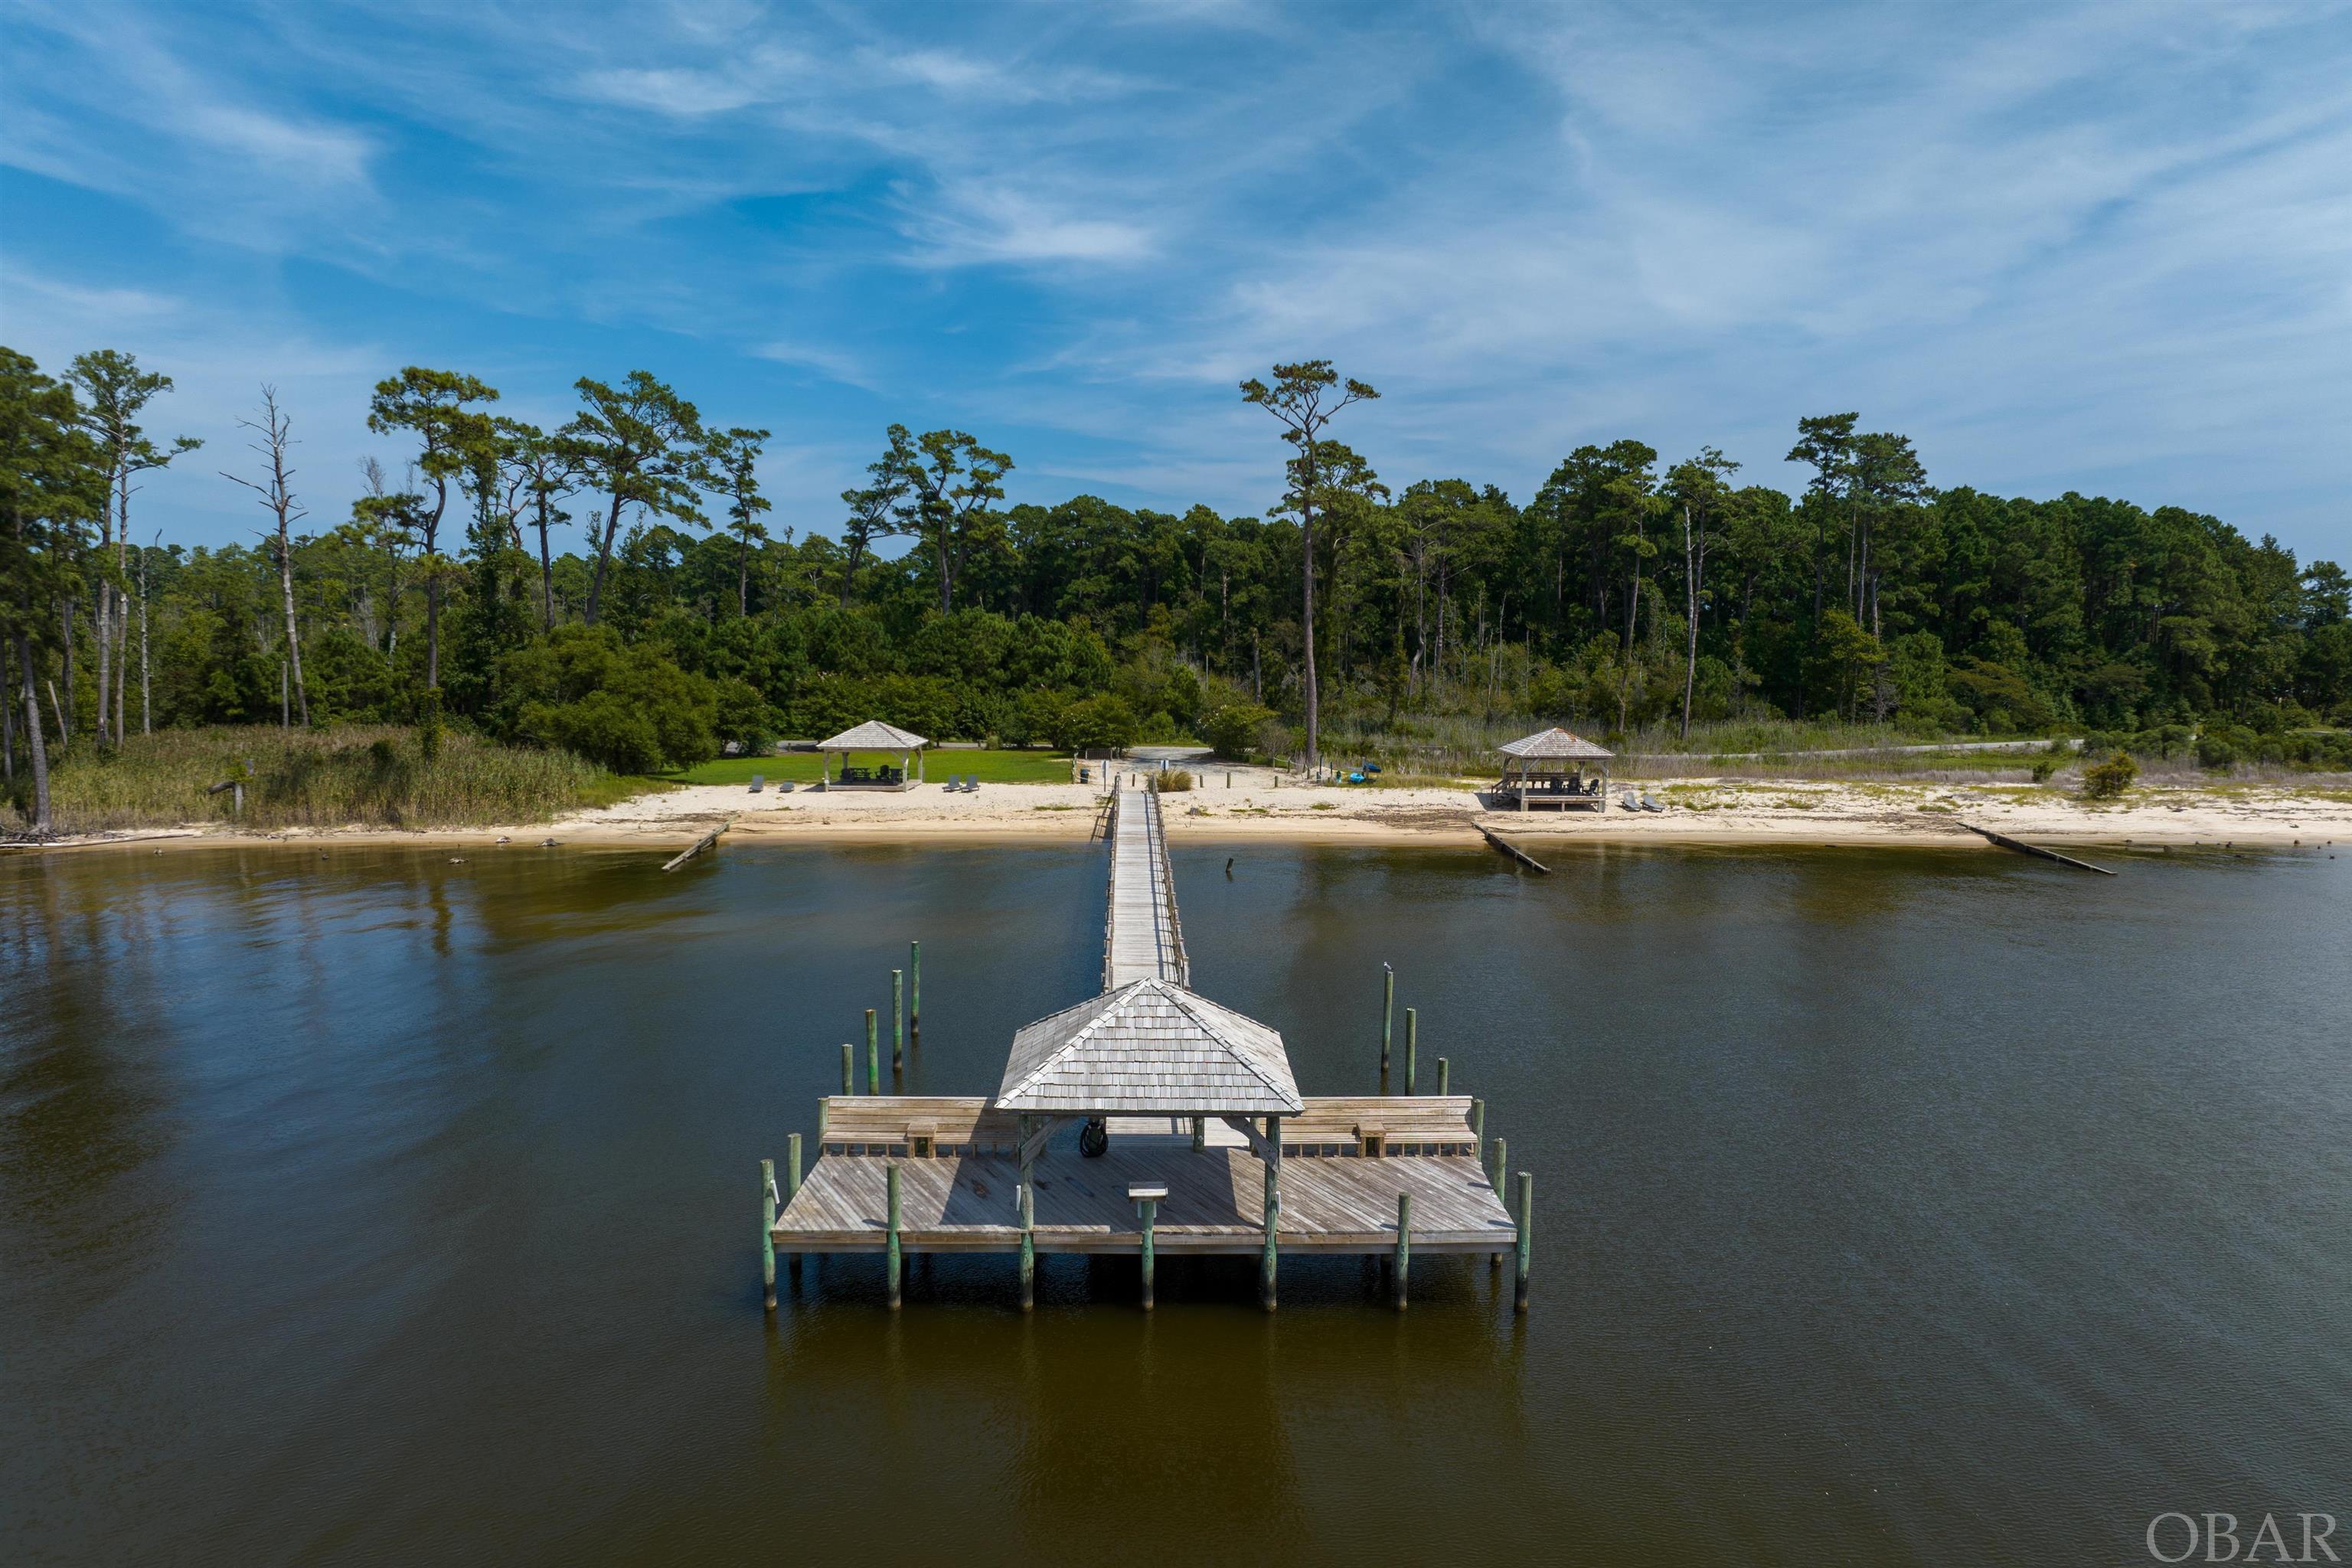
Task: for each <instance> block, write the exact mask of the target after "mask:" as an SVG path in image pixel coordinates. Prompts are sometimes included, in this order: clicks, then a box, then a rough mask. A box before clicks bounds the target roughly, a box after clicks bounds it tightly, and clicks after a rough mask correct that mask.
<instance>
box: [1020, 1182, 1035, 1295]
mask: <svg viewBox="0 0 2352 1568" xmlns="http://www.w3.org/2000/svg"><path fill="white" fill-rule="evenodd" d="M1036 1304H1037V1202H1036V1195H1035V1194H1034V1193H1032V1192H1031V1191H1030V1187H1029V1172H1028V1168H1027V1167H1026V1166H1024V1167H1023V1169H1022V1172H1021V1310H1023V1311H1024V1312H1025V1311H1027V1310H1030V1309H1031V1308H1032V1307H1034V1306H1035V1305H1036Z"/></svg>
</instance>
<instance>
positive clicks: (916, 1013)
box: [907, 942, 923, 1050]
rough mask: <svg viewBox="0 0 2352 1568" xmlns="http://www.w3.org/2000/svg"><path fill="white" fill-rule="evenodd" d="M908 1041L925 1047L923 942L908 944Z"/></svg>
mask: <svg viewBox="0 0 2352 1568" xmlns="http://www.w3.org/2000/svg"><path fill="white" fill-rule="evenodd" d="M907 1043H908V1045H909V1046H912V1047H914V1048H915V1049H917V1050H920V1049H922V1048H923V944H922V943H921V942H908V944H907Z"/></svg>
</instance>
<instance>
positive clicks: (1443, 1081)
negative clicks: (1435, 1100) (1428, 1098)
mask: <svg viewBox="0 0 2352 1568" xmlns="http://www.w3.org/2000/svg"><path fill="white" fill-rule="evenodd" d="M1453 1081H1454V1080H1453V1078H1452V1075H1451V1074H1449V1073H1448V1072H1447V1071H1446V1067H1445V1058H1444V1057H1440V1058H1437V1092H1438V1094H1439V1095H1440V1096H1443V1095H1444V1093H1445V1092H1446V1087H1447V1086H1448V1085H1449V1084H1451V1083H1452V1082H1453Z"/></svg>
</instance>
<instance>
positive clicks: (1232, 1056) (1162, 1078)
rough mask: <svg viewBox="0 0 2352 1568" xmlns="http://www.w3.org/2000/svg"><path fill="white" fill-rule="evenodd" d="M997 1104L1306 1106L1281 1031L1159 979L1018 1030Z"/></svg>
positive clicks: (1246, 1110)
mask: <svg viewBox="0 0 2352 1568" xmlns="http://www.w3.org/2000/svg"><path fill="white" fill-rule="evenodd" d="M996 1109H997V1110H1010V1111H1024V1110H1027V1111H1057V1112H1061V1113H1064V1114H1072V1113H1083V1114H1087V1115H1099V1114H1103V1113H1105V1112H1118V1113H1139V1114H1149V1113H1151V1112H1155V1111H1156V1112H1160V1113H1163V1114H1169V1115H1176V1114H1181V1113H1185V1112H1194V1113H1203V1114H1209V1115H1234V1116H1249V1115H1268V1114H1271V1115H1276V1116H1295V1115H1297V1113H1298V1112H1299V1110H1301V1109H1302V1107H1301V1104H1300V1101H1299V1099H1298V1082H1297V1079H1294V1078H1292V1077H1291V1074H1290V1058H1289V1056H1288V1054H1287V1053H1286V1052H1285V1051H1284V1050H1283V1048H1282V1036H1281V1035H1280V1034H1278V1033H1276V1031H1275V1030H1273V1029H1269V1028H1267V1027H1266V1026H1265V1025H1264V1024H1261V1023H1259V1022H1257V1021H1256V1020H1255V1019H1254V1018H1245V1017H1244V1016H1242V1015H1240V1014H1239V1013H1236V1012H1234V1011H1233V1009H1231V1008H1229V1007H1220V1006H1218V1005H1216V1004H1215V1003H1214V1002H1212V1001H1210V1000H1209V999H1208V998H1207V997H1205V996H1198V995H1195V994H1192V992H1190V991H1187V990H1185V989H1184V988H1183V987H1182V986H1181V985H1179V984H1176V983H1175V982H1174V981H1172V980H1160V979H1152V980H1139V981H1136V982H1135V983H1134V984H1130V985H1122V986H1120V987H1119V988H1118V990H1116V991H1108V992H1105V993H1104V994H1101V995H1099V996H1097V997H1094V998H1092V999H1090V1000H1088V1001H1086V1002H1081V1003H1080V1004H1078V1005H1076V1006H1075V1007H1070V1008H1066V1009H1065V1010H1063V1011H1062V1012H1059V1013H1056V1014H1055V1015H1054V1016H1051V1017H1049V1018H1040V1019H1038V1020H1037V1021H1036V1022H1035V1023H1034V1024H1032V1025H1030V1026H1028V1027H1026V1028H1024V1029H1023V1030H1022V1031H1021V1032H1020V1033H1019V1034H1017V1035H1015V1036H1013V1055H1012V1057H1011V1058H1009V1059H1008V1060H1007V1061H1006V1062H1005V1064H1004V1083H1003V1087H1002V1088H1001V1089H998V1090H997V1093H996Z"/></svg>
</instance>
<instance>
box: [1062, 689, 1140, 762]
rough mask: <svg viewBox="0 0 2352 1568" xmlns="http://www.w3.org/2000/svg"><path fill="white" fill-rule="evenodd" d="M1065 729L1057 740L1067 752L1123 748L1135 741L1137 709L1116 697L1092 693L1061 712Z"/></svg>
mask: <svg viewBox="0 0 2352 1568" xmlns="http://www.w3.org/2000/svg"><path fill="white" fill-rule="evenodd" d="M1059 719H1060V722H1061V731H1062V732H1061V733H1060V734H1058V735H1056V736H1055V737H1054V743H1055V745H1057V746H1059V747H1061V748H1062V749H1063V750H1064V751H1067V752H1092V751H1110V752H1116V751H1120V750H1122V749H1124V748H1126V747H1129V746H1131V745H1133V744H1135V737H1136V732H1137V731H1138V729H1139V723H1138V721H1137V720H1136V717H1135V710H1134V709H1132V708H1129V706H1128V705H1127V704H1126V702H1125V701H1123V700H1120V699H1118V698H1117V697H1109V696H1103V697H1089V698H1087V700H1085V701H1083V702H1073V703H1071V704H1070V705H1069V706H1067V707H1066V708H1064V709H1063V710H1061V713H1060V715H1059Z"/></svg>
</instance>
